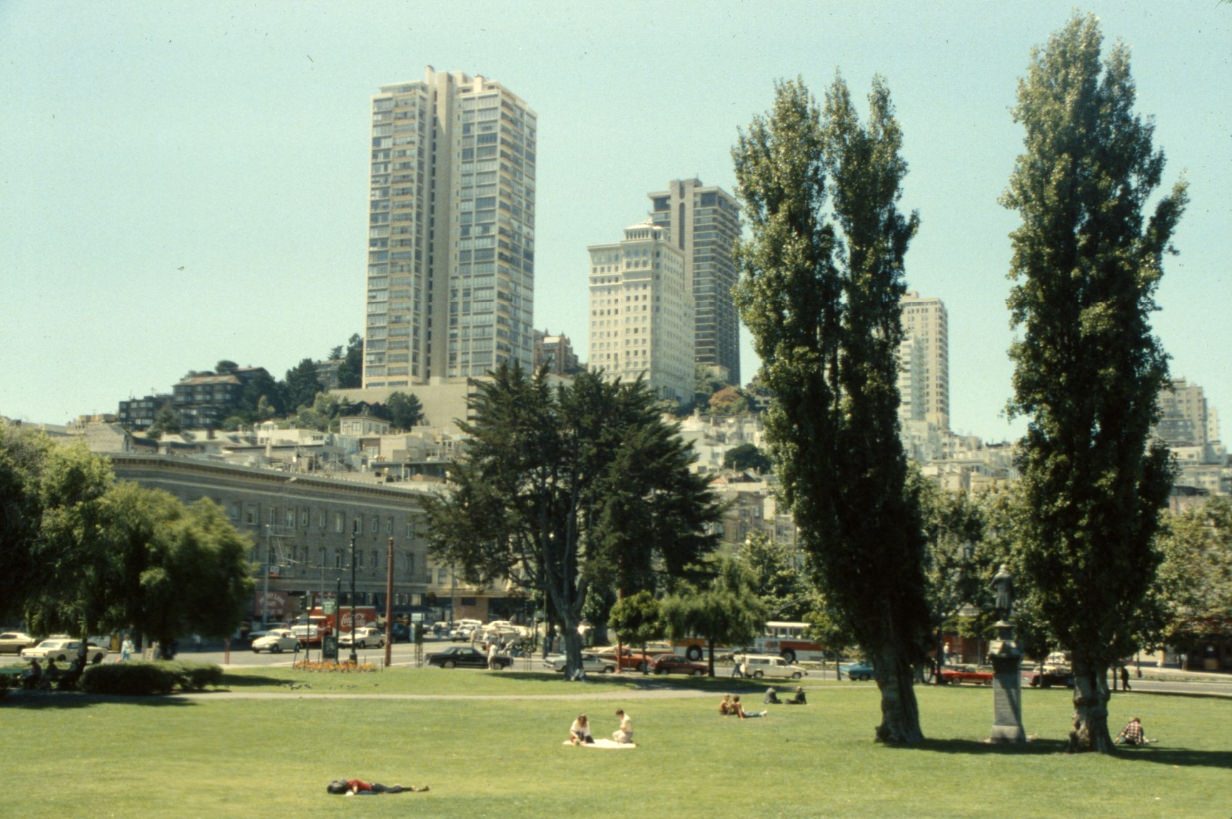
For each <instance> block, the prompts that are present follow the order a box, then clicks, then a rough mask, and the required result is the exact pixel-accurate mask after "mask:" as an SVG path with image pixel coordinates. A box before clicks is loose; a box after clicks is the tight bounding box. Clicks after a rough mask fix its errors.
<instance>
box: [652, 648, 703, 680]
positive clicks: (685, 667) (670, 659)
mask: <svg viewBox="0 0 1232 819" xmlns="http://www.w3.org/2000/svg"><path fill="white" fill-rule="evenodd" d="M709 671H710V669H709V667H708V666H707V665H706V664H705V663H699V662H696V661H694V660H689V659H686V658H684V657H677V656H676V655H675V654H663V655H660V656H658V657H655V658H654V673H656V674H688V675H689V676H690V677H704V676H706V674H707V673H709Z"/></svg>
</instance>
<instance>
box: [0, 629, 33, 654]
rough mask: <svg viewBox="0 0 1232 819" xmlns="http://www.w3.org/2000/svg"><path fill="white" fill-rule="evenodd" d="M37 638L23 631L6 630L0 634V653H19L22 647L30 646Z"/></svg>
mask: <svg viewBox="0 0 1232 819" xmlns="http://www.w3.org/2000/svg"><path fill="white" fill-rule="evenodd" d="M37 643H38V640H36V639H34V638H33V637H31V636H30V635H29V634H26V633H25V632H24V631H6V632H4V633H3V634H0V654H20V653H21V650H22V649H23V648H31V647H32V646H34V645H36V644H37Z"/></svg>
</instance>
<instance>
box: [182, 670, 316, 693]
mask: <svg viewBox="0 0 1232 819" xmlns="http://www.w3.org/2000/svg"><path fill="white" fill-rule="evenodd" d="M293 682H294V681H293V680H287V679H285V678H283V677H263V676H259V675H257V674H230V673H224V674H223V675H222V682H220V683H219V684H218V687H217V689H216V690H218V691H225V690H226V689H228V688H261V687H270V686H273V687H275V688H279V687H281V688H287V687H290V686H291V684H292V683H293ZM194 693H208V691H206V692H194Z"/></svg>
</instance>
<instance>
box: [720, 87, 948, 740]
mask: <svg viewBox="0 0 1232 819" xmlns="http://www.w3.org/2000/svg"><path fill="white" fill-rule="evenodd" d="M868 99H869V107H870V113H869V118H868V123H867V124H866V125H865V124H861V122H860V119H859V116H858V115H857V113H856V111H855V109H854V108H853V106H852V103H851V97H850V95H849V93H848V91H847V86H846V84H845V83H844V82H843V80H842V79H841V78H837V79H836V80H835V81H834V83H833V84H832V85H831V87H830V89H829V91H828V93H827V94H826V100H825V109H824V111H819V110H818V107H817V104H816V102H815V100H814V99H813V97H812V95H811V94H810V93H809V92H808V90H807V89H806V88H805V86H804V84H803V82H802V81H799V80H797V81H795V82H785V83H780V84H779V85H778V86H777V88H776V94H775V102H774V108H773V109H772V110H771V111H770V113H769V114H768V115H767V116H765V117H757V118H755V119H754V120H753V122H752V124H751V125H750V126H749V129H748V131H747V132H742V133H741V135H740V141H739V144H738V145H737V146H736V148H735V149H734V150H733V157H734V159H735V164H736V179H737V184H738V187H739V193H740V198H741V199H742V201H743V209H744V214H745V217H746V218H747V220H748V222H749V226H750V228H751V231H750V232H751V238H750V239H749V240H748V241H745V242H742V243H740V245H739V247H738V257H739V261H740V266H741V281H740V284H739V285H738V288H737V302H738V305H739V308H740V311H741V316H742V317H743V319H744V321H745V323H746V324H747V325H748V327H749V329H750V330H751V331H752V334H753V338H754V345H755V347H756V349H757V353H758V355H760V356H761V360H762V373H761V374H762V379H763V383H764V384H765V385H766V386H767V387H768V388H769V389H770V391H771V392H772V393H773V395H774V402H773V404H772V407H771V410H770V412H769V414H768V417H767V421H766V431H767V437H768V438H769V440H770V442H771V452H772V454H773V456H774V460H775V462H776V467H777V470H778V473H779V476H780V477H781V479H782V485H783V491H784V494H785V497H786V500H787V501H788V503H789V504H790V505H791V509H792V512H793V513H794V515H795V519H796V524H797V526H798V527H799V529H800V536H801V543H802V545H803V547H804V548H805V549H806V550H807V552H808V553H809V555H810V557H811V560H812V565H813V567H814V569H815V570H816V574H817V577H818V580H819V582H820V585H821V587H822V590H823V591H824V593H825V595H826V597H827V599H828V600H829V601H830V602H831V603H832V605H833V608H834V609H835V611H836V612H838V614H839V617H840V618H841V620H842V622H841V623H840V625H841V626H842V627H843V628H845V629H846V631H847V632H848V633H849V634H851V635H852V636H853V637H854V640H855V642H856V643H858V644H859V645H860V646H861V648H863V650H864V651H865V653H866V654H867V656H868V657H870V658H871V659H872V661H873V666H874V669H875V676H876V679H877V684H878V686H879V688H880V691H881V711H882V722H881V724H880V725H879V726H878V727H877V730H876V736H877V739H878V740H880V741H883V742H895V743H915V742H919V741H920V740H921V739H922V738H923V735H922V732H921V730H920V718H919V710H918V707H917V705H916V699H915V692H914V691H913V689H912V680H913V676H914V675H913V666H914V665H916V664H917V663H919V662H922V661H923V646H924V645H925V640H926V632H927V627H928V611H927V607H926V605H925V603H924V577H923V570H922V568H921V566H922V559H923V551H924V538H923V532H922V526H921V521H920V514H919V509H918V507H917V505H916V503H915V499H914V497H913V496H912V495H911V494H910V493H909V492H908V491H907V489H906V486H905V482H906V469H907V467H906V458H905V456H904V453H903V449H902V444H901V443H900V441H899V436H898V431H899V430H898V415H897V410H898V402H899V396H898V389H897V376H898V358H897V350H898V346H899V342H900V341H901V339H902V328H901V326H900V322H899V299H900V297H901V296H902V294H903V292H904V290H905V285H904V281H903V256H904V255H905V253H906V251H907V245H908V243H909V242H910V240H911V237H912V236H913V235H914V234H915V231H916V228H917V225H918V219H917V217H916V215H915V214H911V215H910V216H904V215H903V214H902V213H900V212H899V210H898V207H897V202H898V199H899V196H900V191H901V182H902V178H903V176H904V175H905V174H906V172H907V165H906V162H904V161H903V159H902V157H901V156H900V153H899V152H900V147H901V142H902V135H901V132H900V131H899V127H898V123H897V122H896V120H895V118H894V112H893V106H892V104H891V102H890V93H889V90H888V89H887V88H886V86H885V84H884V82H883V81H882V80H881V79H880V78H875V79H874V80H873V85H872V90H871V92H870V94H869V98H868ZM827 181H828V182H829V183H830V187H831V190H830V191H827ZM827 193H830V194H831V195H830V196H829V197H827Z"/></svg>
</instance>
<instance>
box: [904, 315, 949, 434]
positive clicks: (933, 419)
mask: <svg viewBox="0 0 1232 819" xmlns="http://www.w3.org/2000/svg"><path fill="white" fill-rule="evenodd" d="M899 304H900V307H901V309H902V325H903V342H902V345H901V346H900V347H899V353H898V362H899V365H898V392H899V396H900V403H899V406H898V417H899V420H900V421H927V422H928V423H930V424H932V425H934V426H935V427H936V428H937V429H938V430H940V431H941V432H949V430H950V342H949V320H948V319H947V318H946V312H945V305H944V304H943V303H942V302H941V299H938V298H928V297H922V296H920V294H919V293H915V292H909V293H907V294H906V295H904V296H903V298H902V300H901V301H900V302H899Z"/></svg>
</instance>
